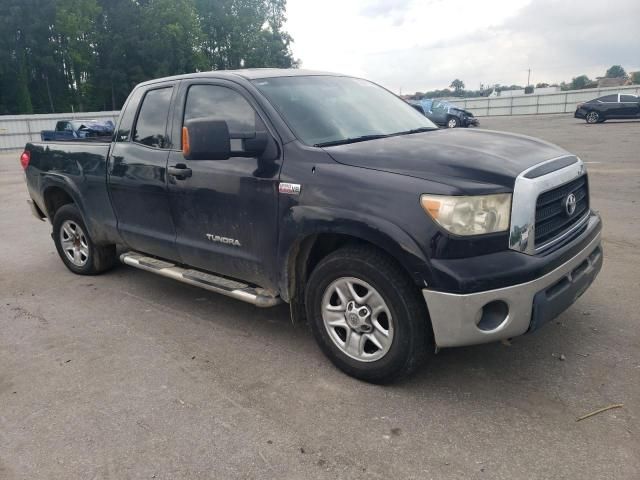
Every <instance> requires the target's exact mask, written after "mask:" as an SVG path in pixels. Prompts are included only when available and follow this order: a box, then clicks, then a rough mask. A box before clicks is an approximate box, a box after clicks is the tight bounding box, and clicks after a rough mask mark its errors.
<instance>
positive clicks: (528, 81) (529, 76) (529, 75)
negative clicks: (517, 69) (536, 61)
mask: <svg viewBox="0 0 640 480" xmlns="http://www.w3.org/2000/svg"><path fill="white" fill-rule="evenodd" d="M527 71H528V72H529V74H528V75H527V87H528V86H529V85H531V69H529V70H527Z"/></svg>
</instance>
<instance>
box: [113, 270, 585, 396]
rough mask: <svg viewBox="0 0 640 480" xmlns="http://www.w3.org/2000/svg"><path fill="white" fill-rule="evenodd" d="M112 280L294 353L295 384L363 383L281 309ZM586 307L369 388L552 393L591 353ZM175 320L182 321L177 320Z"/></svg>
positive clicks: (178, 287)
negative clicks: (308, 375)
mask: <svg viewBox="0 0 640 480" xmlns="http://www.w3.org/2000/svg"><path fill="white" fill-rule="evenodd" d="M110 275H114V276H118V277H123V276H126V277H128V279H129V280H130V281H131V282H132V284H135V285H138V284H139V285H141V286H142V285H144V289H145V292H146V293H144V297H145V298H146V299H147V300H148V301H150V302H154V303H158V304H159V306H160V308H162V305H163V304H166V305H167V307H169V306H170V308H172V309H174V310H177V311H185V312H188V313H189V315H190V316H192V317H195V318H197V319H200V320H203V321H204V322H207V323H212V324H214V325H215V326H217V327H225V328H227V329H230V330H231V331H233V332H235V333H236V334H237V335H241V336H244V337H247V338H248V339H249V340H250V341H252V342H253V341H255V342H259V343H261V344H262V345H266V346H261V348H267V349H274V350H273V351H272V352H268V353H269V354H273V353H275V352H276V351H279V352H280V351H284V352H285V354H286V355H291V356H292V357H293V358H291V364H292V365H294V366H293V367H292V369H291V370H289V372H285V373H283V375H288V374H290V375H292V377H294V378H295V379H297V380H300V381H306V380H305V379H302V380H301V379H300V377H303V376H304V373H303V372H305V371H308V370H313V371H314V372H315V374H314V376H315V380H316V381H317V380H318V378H319V377H320V378H322V379H323V381H327V382H337V384H339V385H340V386H341V387H344V388H352V387H354V386H356V385H358V384H359V385H360V386H362V385H363V384H362V382H360V381H358V380H355V379H352V378H350V377H348V376H346V375H344V374H343V373H341V372H340V371H339V370H337V369H336V368H335V367H333V365H332V364H331V363H330V361H329V360H328V359H326V358H324V356H323V355H322V353H321V352H320V350H319V348H318V347H317V345H316V343H315V341H314V339H313V336H312V334H311V331H310V329H309V327H308V325H306V324H295V325H294V324H292V321H291V318H290V314H289V308H288V305H286V304H284V305H279V306H277V307H274V308H270V309H259V308H256V307H254V306H252V305H249V304H245V303H242V302H240V301H237V300H234V299H230V298H226V297H224V296H221V295H218V294H215V293H212V292H207V291H204V290H201V289H199V288H197V287H191V286H189V285H184V284H179V283H176V282H174V281H172V280H169V279H165V278H161V277H157V276H155V275H152V274H148V273H146V272H142V271H137V270H134V269H131V268H127V267H121V268H118V269H117V270H115V271H114V272H113V273H112V274H109V276H110ZM137 295H138V296H139V295H140V294H137ZM583 308H584V307H582V306H581V304H580V303H578V304H576V305H574V306H573V307H572V308H570V309H569V310H568V311H567V312H565V313H564V314H562V315H561V316H560V317H558V319H556V320H554V321H552V322H550V323H549V324H548V325H545V326H544V327H543V328H542V329H541V330H539V331H536V332H535V333H532V334H527V335H524V336H522V337H518V338H516V339H513V340H512V341H511V342H505V343H491V344H484V345H477V346H472V347H460V348H450V349H442V350H440V351H439V353H438V354H437V355H430V357H429V359H428V361H427V362H426V364H425V365H424V366H423V367H421V368H420V369H419V370H418V371H417V372H416V373H415V374H414V375H412V376H410V377H408V378H406V379H403V380H400V381H399V382H396V383H394V384H392V385H390V386H387V387H379V386H370V388H372V389H374V390H375V389H378V388H390V389H392V390H393V391H403V392H405V393H409V394H410V395H420V396H422V395H424V394H425V392H431V395H434V394H435V395H438V394H437V393H435V392H440V394H447V395H453V396H454V397H456V398H457V399H458V400H461V401H463V400H465V399H468V398H470V397H471V396H474V395H478V394H480V395H482V396H483V397H485V398H492V399H496V400H497V399H499V398H500V396H501V395H504V394H511V395H515V396H517V397H521V396H522V395H523V392H527V391H530V390H531V389H534V390H539V389H555V388H556V386H557V385H558V384H560V383H562V382H565V381H566V377H567V375H568V371H569V370H571V369H572V368H573V367H575V362H585V361H587V360H588V358H587V356H588V355H585V354H584V353H583V352H585V351H587V350H588V348H589V347H588V346H587V344H590V343H591V341H590V340H589V337H590V336H593V335H594V333H593V331H592V327H590V323H589V321H585V319H589V318H593V317H585V316H583V314H584V312H583V311H582V310H583ZM175 322H182V320H181V319H180V318H177V317H176V319H175ZM203 346H204V347H205V348H206V345H200V347H201V348H202V347H203ZM185 348H188V346H186V345H185ZM211 355H212V356H214V357H215V355H216V352H215V351H212V352H211ZM221 360H222V359H221ZM571 364H573V367H572V366H571ZM274 367H276V368H277V365H276V366H274V365H269V363H268V361H265V362H264V363H262V364H260V365H256V366H255V368H256V370H257V371H256V373H255V375H256V377H260V376H261V372H260V370H261V369H264V375H265V376H267V377H268V376H269V373H268V372H269V370H271V369H273V368H274ZM296 370H298V371H296ZM356 388H361V387H356Z"/></svg>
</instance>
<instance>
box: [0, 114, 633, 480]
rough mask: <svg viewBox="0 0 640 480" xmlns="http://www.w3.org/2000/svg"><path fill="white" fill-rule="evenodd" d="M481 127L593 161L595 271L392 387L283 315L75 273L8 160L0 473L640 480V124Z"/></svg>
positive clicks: (0, 170)
mask: <svg viewBox="0 0 640 480" xmlns="http://www.w3.org/2000/svg"><path fill="white" fill-rule="evenodd" d="M481 123H482V128H492V129H497V130H509V131H514V132H519V133H525V134H530V135H534V136H540V137H542V138H544V139H546V140H549V141H551V142H554V143H558V144H559V145H561V146H563V147H564V148H566V149H567V150H570V151H572V152H575V153H577V154H578V155H580V156H581V158H582V159H583V160H584V161H585V162H587V164H588V167H589V171H590V185H591V191H592V204H593V207H594V208H596V209H598V210H600V212H601V213H602V215H603V217H604V221H605V230H604V249H605V264H604V267H603V270H602V273H601V274H600V276H599V277H598V279H597V280H596V282H595V283H594V285H593V286H592V288H591V289H590V290H589V291H588V292H587V293H586V294H585V295H584V296H583V297H582V298H580V299H579V300H578V302H577V303H576V304H575V305H574V306H573V307H572V308H570V309H569V310H568V311H567V312H565V313H564V314H563V315H562V316H561V317H559V319H558V320H557V321H555V322H552V323H551V324H549V325H547V326H546V327H545V328H543V329H541V330H540V331H538V332H536V333H535V334H532V335H529V336H524V337H521V338H517V339H514V340H513V341H512V342H511V345H506V344H490V345H482V346H477V347H471V348H460V349H449V350H444V351H441V352H440V353H439V354H438V355H437V356H436V357H434V358H433V359H432V360H431V362H430V363H429V365H428V366H426V367H425V368H424V369H422V370H421V371H420V372H419V373H418V374H417V375H415V376H414V377H412V378H410V379H408V380H406V381H403V382H402V383H400V384H396V385H392V386H386V387H380V386H373V385H368V384H365V383H361V382H358V381H356V380H354V379H351V378H349V377H347V376H345V375H343V374H342V373H340V372H339V371H337V370H336V369H335V368H333V367H332V366H331V364H330V363H329V362H328V361H327V360H326V359H325V358H324V357H323V356H322V354H321V353H320V351H319V350H318V348H316V345H315V343H314V342H313V339H312V337H311V335H310V332H309V331H308V330H307V329H306V328H304V327H300V326H297V327H294V326H292V325H291V323H290V320H289V315H288V311H287V309H286V308H285V307H278V308H275V309H271V310H259V309H256V308H254V307H252V306H250V305H246V304H243V303H240V302H237V301H234V300H230V299H227V298H225V297H222V296H218V295H215V294H213V293H208V292H206V291H203V290H199V289H197V288H195V287H189V286H187V285H182V284H179V283H175V282H173V281H171V280H168V279H164V278H160V277H157V276H154V275H152V274H149V273H146V272H143V271H138V270H135V269H132V268H129V267H124V266H120V267H118V268H117V269H115V270H114V271H112V272H110V273H108V274H105V275H102V276H99V277H80V276H74V275H72V274H71V273H69V272H68V271H67V270H66V269H65V268H64V266H63V265H62V263H61V262H60V260H59V259H58V256H57V254H56V252H55V250H54V246H53V242H52V241H51V238H50V236H49V234H50V226H49V224H47V223H44V222H38V221H37V220H36V219H34V218H33V217H32V216H31V214H30V212H29V210H28V208H27V205H26V203H25V200H26V198H27V193H26V189H25V187H24V184H23V177H22V173H21V171H20V167H19V163H18V154H17V153H13V154H9V155H1V156H0V232H1V236H0V479H3V480H15V479H30V480H32V479H65V480H70V479H118V480H120V479H128V478H157V479H183V478H184V479H200V478H202V479H204V478H217V479H226V478H247V479H249V478H278V479H300V478H327V479H335V478H344V479H353V478H394V479H396V478H397V479H400V478H403V479H404V478H416V479H418V478H419V479H429V478H434V479H445V478H446V479H483V478H487V479H520V478H522V479H550V478H554V479H579V478H584V479H589V480H594V479H637V478H638V472H640V439H639V435H640V418H639V417H640V329H639V328H638V324H639V320H640V288H639V284H640V273H639V272H640V235H639V232H640V212H639V210H638V209H639V207H640V122H607V123H605V124H602V125H586V124H585V123H584V122H580V121H577V120H574V119H573V118H571V117H570V116H565V115H561V116H544V117H543V116H535V117H533V116H532V117H510V118H509V117H504V118H482V119H481ZM425 221H426V220H425ZM562 359H564V360H562ZM614 403H624V407H623V408H619V409H615V410H610V411H607V412H605V413H602V414H599V415H596V416H594V417H591V418H589V419H587V420H584V421H581V422H576V418H577V417H579V416H581V415H584V414H586V413H589V412H590V411H593V410H595V409H597V408H600V407H604V406H607V405H609V404H614Z"/></svg>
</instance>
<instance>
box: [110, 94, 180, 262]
mask: <svg viewBox="0 0 640 480" xmlns="http://www.w3.org/2000/svg"><path fill="white" fill-rule="evenodd" d="M175 90H177V88H176V84H175V83H165V84H161V85H158V86H153V87H149V88H140V89H138V90H136V91H135V92H134V94H133V95H132V96H131V98H130V99H129V101H128V102H127V105H126V106H125V109H124V110H123V114H122V118H121V120H120V125H119V127H118V132H117V133H116V138H115V143H114V144H113V147H112V149H111V154H110V159H109V172H108V181H109V193H110V197H111V203H112V205H113V209H114V211H115V214H116V217H117V220H118V230H119V232H120V235H121V236H122V239H123V240H124V241H125V242H127V245H128V246H129V247H130V248H132V249H134V250H138V251H141V252H144V253H148V254H152V255H157V256H159V257H163V258H167V259H170V260H179V258H178V257H177V255H176V250H175V237H176V231H175V227H174V225H173V220H172V216H171V211H170V208H169V198H168V193H167V157H168V156H169V147H170V146H171V145H170V140H169V135H168V134H167V119H168V117H169V108H170V105H171V99H172V96H173V95H174V93H175Z"/></svg>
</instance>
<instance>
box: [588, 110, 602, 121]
mask: <svg viewBox="0 0 640 480" xmlns="http://www.w3.org/2000/svg"><path fill="white" fill-rule="evenodd" d="M585 120H586V121H587V123H599V122H601V121H602V119H601V118H600V114H599V113H598V112H589V113H587V115H586V116H585Z"/></svg>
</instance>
